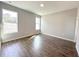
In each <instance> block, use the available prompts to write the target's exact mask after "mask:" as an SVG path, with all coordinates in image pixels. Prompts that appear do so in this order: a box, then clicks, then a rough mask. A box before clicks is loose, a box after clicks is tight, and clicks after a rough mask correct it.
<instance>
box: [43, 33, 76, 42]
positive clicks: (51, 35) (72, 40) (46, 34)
mask: <svg viewBox="0 0 79 59" xmlns="http://www.w3.org/2000/svg"><path fill="white" fill-rule="evenodd" d="M42 34H45V35H49V36H52V37H56V38H60V39H62V40H67V41H72V42H75V41H74V40H72V39H68V38H63V37H59V36H55V35H51V34H47V33H42Z"/></svg>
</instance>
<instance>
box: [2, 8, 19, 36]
mask: <svg viewBox="0 0 79 59" xmlns="http://www.w3.org/2000/svg"><path fill="white" fill-rule="evenodd" d="M3 10H7V11H10V12H14V13H16V14H17V16H16V18H17V19H16V23H13V24H16V27H17V30H16V32H11V33H5V34H4V33H3V31H4V26H5V25H4V24H5V23H8V22H4V20H3V16H4V14H3ZM17 32H18V12H16V11H13V10H10V9H5V8H3V9H2V34H3V35H6V34H13V33H17Z"/></svg>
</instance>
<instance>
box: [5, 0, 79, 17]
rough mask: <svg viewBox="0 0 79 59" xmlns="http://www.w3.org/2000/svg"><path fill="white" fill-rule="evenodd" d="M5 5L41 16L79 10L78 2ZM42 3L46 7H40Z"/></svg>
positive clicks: (26, 2) (20, 2)
mask: <svg viewBox="0 0 79 59" xmlns="http://www.w3.org/2000/svg"><path fill="white" fill-rule="evenodd" d="M4 3H8V4H10V5H13V6H16V7H19V8H22V9H24V10H27V11H30V12H33V13H35V14H38V15H41V16H42V15H46V14H50V13H55V12H59V11H63V10H67V9H72V8H77V7H78V6H79V2H78V1H11V2H10V1H4ZM41 3H43V4H44V7H40V4H41Z"/></svg>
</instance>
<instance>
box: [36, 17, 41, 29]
mask: <svg viewBox="0 0 79 59" xmlns="http://www.w3.org/2000/svg"><path fill="white" fill-rule="evenodd" d="M40 21H41V20H40V17H36V30H40Z"/></svg>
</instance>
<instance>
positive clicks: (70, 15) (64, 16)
mask: <svg viewBox="0 0 79 59" xmlns="http://www.w3.org/2000/svg"><path fill="white" fill-rule="evenodd" d="M76 14H77V9H70V10H66V11H61V12H57V13H54V14H49V15H45V16H42V20H41V21H42V22H41V25H42V26H41V31H42V33H44V34H49V35H52V36H56V37H60V38H64V39H67V40H70V41H74V36H75V25H76Z"/></svg>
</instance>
